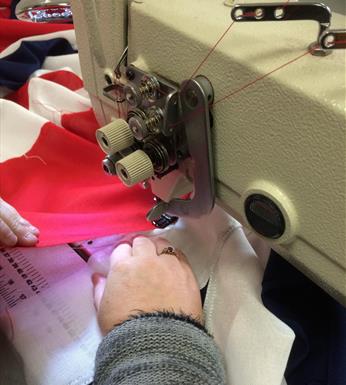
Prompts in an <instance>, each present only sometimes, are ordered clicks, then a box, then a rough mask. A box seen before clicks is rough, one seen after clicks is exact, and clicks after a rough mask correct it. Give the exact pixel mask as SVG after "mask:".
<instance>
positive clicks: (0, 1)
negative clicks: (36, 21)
mask: <svg viewBox="0 0 346 385" xmlns="http://www.w3.org/2000/svg"><path fill="white" fill-rule="evenodd" d="M11 2H12V0H0V19H2V18H3V19H8V18H9V17H10V16H11Z"/></svg>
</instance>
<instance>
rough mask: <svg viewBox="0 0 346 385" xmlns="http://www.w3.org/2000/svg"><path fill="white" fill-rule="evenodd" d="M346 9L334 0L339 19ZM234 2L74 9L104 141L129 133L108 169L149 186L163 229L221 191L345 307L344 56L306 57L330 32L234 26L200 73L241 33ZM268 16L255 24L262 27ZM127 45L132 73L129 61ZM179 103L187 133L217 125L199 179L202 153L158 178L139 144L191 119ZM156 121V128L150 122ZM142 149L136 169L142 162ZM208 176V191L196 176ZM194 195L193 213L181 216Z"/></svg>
mask: <svg viewBox="0 0 346 385" xmlns="http://www.w3.org/2000/svg"><path fill="white" fill-rule="evenodd" d="M242 3H248V4H249V5H251V4H252V3H254V2H253V1H249V0H248V1H245V0H243V1H242ZM342 3H343V0H340V1H335V4H336V5H338V7H339V10H340V9H342ZM232 5H234V4H233V3H232V1H225V2H223V1H222V0H213V1H211V0H189V1H186V0H174V1H162V0H142V1H139V0H134V1H129V2H128V1H125V0H113V1H112V0H107V1H106V0H104V1H99V2H97V1H86V0H74V1H72V7H73V17H74V22H75V27H76V34H77V41H78V45H79V53H80V59H81V66H82V73H83V78H84V81H85V87H86V89H87V90H88V91H89V93H90V96H91V99H92V103H93V106H94V109H95V112H96V115H97V118H98V120H99V122H100V123H101V124H102V125H103V126H106V129H105V130H103V131H101V132H100V133H99V140H100V143H101V144H102V140H103V144H104V145H105V146H104V147H105V148H104V149H105V152H107V146H108V145H109V143H108V141H109V140H110V141H112V140H113V139H114V138H113V137H112V135H113V134H110V132H111V131H112V130H113V133H114V130H118V131H117V132H118V133H120V134H119V135H118V136H117V137H116V138H115V139H114V143H113V144H111V146H115V147H112V148H113V152H118V150H119V151H120V152H118V155H117V156H116V157H115V158H114V157H113V158H112V156H113V154H112V149H111V150H110V151H108V157H107V159H106V161H105V162H106V163H105V165H104V166H105V168H107V169H108V171H109V168H112V167H113V166H114V170H113V172H114V173H115V172H116V171H117V172H118V174H119V175H120V176H121V174H122V179H123V180H124V182H125V183H126V182H128V183H127V184H129V185H132V184H134V183H137V182H144V184H145V185H146V187H148V183H149V188H152V190H153V193H154V194H153V195H156V196H157V197H159V198H160V199H159V203H160V202H161V203H162V204H163V206H161V208H159V209H158V211H157V212H154V214H153V213H151V217H150V218H151V219H155V216H157V215H158V214H162V213H164V211H165V210H164V209H167V208H168V209H167V212H168V213H170V214H184V212H185V214H187V215H194V216H198V215H199V214H200V215H205V214H207V212H208V211H209V210H210V209H211V208H212V204H213V194H214V189H215V193H216V194H215V195H216V201H217V203H218V204H220V205H221V206H223V207H224V208H225V209H226V210H227V211H228V212H229V213H231V214H232V215H233V216H234V217H235V218H236V219H238V220H239V221H240V222H241V223H243V224H244V225H245V226H247V227H250V228H252V229H254V230H256V232H257V233H258V234H259V236H260V237H262V238H263V239H266V240H267V241H268V242H270V244H271V246H272V247H273V248H274V249H276V250H277V251H278V252H279V253H280V254H281V255H283V256H284V257H285V258H287V260H288V261H290V262H291V263H292V264H294V265H296V266H297V267H298V268H299V269H300V270H302V271H303V272H304V273H305V274H306V275H308V276H309V277H311V278H312V279H313V280H314V281H315V282H316V283H318V284H319V285H320V286H321V287H323V288H324V289H325V290H327V291H328V292H329V293H330V294H331V295H333V296H334V297H335V298H337V299H338V300H339V301H340V302H341V303H343V304H344V305H345V304H346V218H345V217H346V127H345V92H346V86H345V68H346V67H345V50H343V49H335V50H331V52H332V53H331V54H330V55H327V56H315V55H312V54H311V53H310V52H308V51H307V50H308V46H309V44H310V43H313V42H316V36H317V35H318V29H319V25H318V24H317V23H316V22H315V21H311V20H297V21H283V20H282V21H280V22H278V21H268V22H256V21H254V22H249V23H241V22H234V24H233V25H232V26H231V27H230V29H229V31H228V32H227V34H226V35H225V36H224V38H223V39H222V41H221V42H220V43H219V44H218V46H217V47H216V49H215V50H213V52H211V53H210V55H209V56H208V57H207V59H206V60H205V61H204V62H203V64H202V65H201V66H199V64H201V62H202V61H203V60H204V59H205V58H206V56H207V54H208V52H210V51H211V49H212V47H213V46H214V45H215V43H216V42H217V40H218V39H219V38H220V36H221V35H222V34H223V32H224V31H226V29H227V28H228V27H229V26H230V25H231V23H232V19H231V17H230V12H231V10H232V7H230V6H232ZM269 5H270V3H269ZM332 10H333V9H332ZM262 11H263V10H262ZM264 11H265V12H266V11H267V9H266V8H265V9H264ZM284 11H285V9H284ZM256 12H257V13H256V14H254V13H253V11H251V15H253V14H254V16H255V18H256V19H257V20H258V19H261V17H262V16H261V11H256ZM330 28H336V29H338V28H345V14H341V13H336V12H335V13H333V16H332V25H331V26H330ZM126 46H128V52H126V51H125V54H126V53H127V64H126V65H127V67H124V65H125V64H124V63H125V60H123V62H122V63H121V61H119V59H120V58H121V56H122V54H124V50H125V48H126ZM123 59H125V55H123ZM118 64H119V65H118ZM117 65H118V66H117ZM196 69H197V70H196ZM131 71H132V73H131ZM269 73H270V74H269ZM192 75H193V79H194V80H192V79H191V80H189V79H190V78H191V76H192ZM197 75H202V76H203V77H197ZM150 76H154V78H151V77H150ZM186 80H188V81H186ZM184 81H185V82H184ZM192 83H193V84H192ZM190 86H191V87H192V88H193V89H192V90H191V87H190ZM124 87H126V88H125V91H124ZM140 88H141V90H142V91H141V92H139V89H140ZM112 92H113V93H112ZM121 95H122V96H123V98H124V100H121ZM167 95H171V96H172V95H173V96H172V97H173V98H174V97H175V98H177V99H176V100H175V105H176V106H177V105H178V107H177V109H178V110H177V111H178V112H177V111H175V112H174V111H173V112H172V114H177V116H180V117H182V120H183V122H182V123H183V125H184V124H185V123H186V125H187V126H188V127H189V130H190V129H191V130H192V131H193V130H196V127H194V126H193V125H195V126H196V124H197V125H199V126H204V125H205V126H207V129H208V127H209V131H210V132H211V135H210V137H208V132H204V129H203V130H202V131H201V132H202V134H201V136H202V138H199V139H198V140H200V142H198V145H199V146H202V147H203V146H204V147H203V149H202V150H201V153H202V154H204V155H205V157H204V158H203V157H200V159H197V160H196V162H197V163H198V164H199V165H200V166H199V167H197V168H199V169H200V170H199V172H196V170H194V168H195V169H196V164H195V163H194V156H192V157H189V156H182V157H181V161H179V157H178V158H177V157H176V158H175V159H173V160H172V157H169V156H168V158H167V159H169V160H168V161H167V162H168V163H167V164H166V166H165V167H166V168H165V170H164V172H162V175H161V176H159V177H158V178H157V177H156V176H157V175H156V174H157V168H156V165H154V166H155V167H154V166H153V165H150V159H151V160H153V159H152V154H151V153H149V152H150V151H149V150H148V140H147V141H146V145H145V146H146V147H145V146H142V145H140V146H138V143H139V141H140V140H141V139H143V136H148V137H149V138H151V137H152V136H155V135H156V134H157V131H155V122H156V123H157V124H158V126H159V127H161V128H160V129H161V130H163V129H164V128H163V127H166V129H168V128H169V127H170V128H171V129H172V130H176V129H178V126H179V124H178V123H179V120H178V121H177V120H176V118H174V119H175V120H174V119H171V121H169V119H170V118H169V116H168V115H169V111H171V110H170V109H169V108H171V107H172V105H173V104H171V105H170V106H171V107H169V108H168V107H167V106H168V105H169V104H168V103H170V102H171V101H167V100H168V97H167ZM179 95H180V96H179ZM189 95H190V96H189ZM191 95H192V96H191ZM196 95H197V96H196ZM160 97H162V98H165V99H164V100H165V102H167V103H166V104H162V103H161V102H160V103H161V104H160V105H159V104H157V103H156V102H155V100H154V99H155V98H156V99H157V100H158V99H160ZM191 97H192V99H191ZM194 97H195V98H196V97H197V99H196V100H194V99H193V98H194ZM136 98H139V99H140V100H137V99H136ZM143 98H144V99H143ZM179 98H181V105H180V104H179V103H180V102H179V100H180V99H179ZM112 99H113V100H112ZM134 99H136V100H135V101H134ZM143 100H144V101H143ZM145 100H149V102H146V101H145ZM150 100H151V101H150ZM155 103H156V104H155ZM194 103H195V106H196V105H197V106H199V107H201V108H194V109H192V107H191V111H192V112H191V111H190V112H191V113H190V112H189V111H188V109H189V106H190V105H191V104H192V105H193V104H194ZM179 106H180V107H179ZM166 107H167V108H166ZM155 108H156V109H155ZM209 108H210V110H211V114H212V121H211V120H209V113H208V111H207V110H208V109H209ZM129 109H130V111H132V112H131V113H130V114H128V110H129ZM134 110H136V111H135V112H133V111H134ZM141 110H144V115H143V113H142V112H143V111H142V112H141ZM179 111H180V112H179ZM148 114H149V115H148ZM150 114H151V115H150ZM166 114H168V115H167V116H168V117H167V116H166ZM179 114H180V115H179ZM119 118H122V119H123V120H122V121H118V120H117V119H119ZM131 118H132V121H131V123H130V122H129V120H130V119H131ZM150 118H151V119H153V120H152V121H151V122H154V123H153V126H150V125H148V124H147V125H146V123H148V122H147V121H146V119H150ZM185 118H186V120H185V121H184V119H185ZM155 119H156V121H155ZM196 120H197V123H196ZM124 121H128V125H127V126H126V124H125V126H126V127H124ZM143 121H144V123H143ZM167 122H168V123H167ZM175 122H176V123H175ZM109 123H111V125H110V126H109ZM125 123H126V122H125ZM107 125H108V126H107ZM107 127H108V128H107ZM129 127H130V131H132V133H133V135H130V134H129V132H130V131H129ZM136 127H137V128H136ZM152 127H154V129H153V130H152V131H151V128H152ZM107 129H108V131H107ZM137 129H138V130H139V131H136V130H137ZM197 129H198V128H197ZM109 130H110V131H109ZM182 132H183V133H182V134H181V136H179V138H180V139H181V138H183V137H184V135H185V134H184V131H182ZM194 132H195V134H196V131H194ZM210 132H209V133H210ZM114 135H115V134H114ZM114 135H113V136H114ZM189 135H190V134H187V136H189ZM115 136H116V135H115ZM102 138H103V139H102ZM160 138H165V140H166V139H167V138H168V139H167V140H170V138H171V136H169V135H168V134H167V135H161V136H158V137H156V139H155V140H156V142H155V143H157V141H158V140H159V139H160ZM179 138H178V141H179V140H180V139H179ZM176 139H177V138H176V137H175V139H174V140H176ZM188 140H192V141H193V142H194V143H196V142H195V141H196V140H197V139H196V136H195V137H193V135H192V138H190V139H189V138H188ZM208 140H209V144H208V143H207V142H208ZM210 140H211V142H210ZM150 143H151V144H150V145H152V141H151V142H150ZM191 143H192V142H190V144H191ZM157 144H158V145H160V143H157ZM161 144H162V143H161ZM208 145H209V146H210V147H208ZM122 150H124V151H122ZM156 150H157V149H155V151H156ZM138 151H139V152H138ZM157 151H158V150H157ZM162 151H164V150H162ZM192 151H195V156H196V157H198V155H197V154H196V149H194V150H192ZM208 151H209V153H208ZM135 152H136V156H137V158H136V159H135V160H134V159H130V158H129V156H130V157H131V154H133V153H135ZM168 152H169V151H168ZM182 152H184V151H183V150H182ZM197 152H198V151H197ZM143 153H144V157H143ZM145 153H146V154H145ZM186 153H187V154H188V153H189V149H186ZM119 154H120V155H119ZM160 154H161V153H160ZM208 154H209V156H210V158H208V156H207V155H208ZM211 154H212V155H211ZM145 155H146V156H145ZM161 155H162V154H161ZM136 156H134V157H136ZM138 156H139V157H138ZM162 156H164V154H163V155H162ZM148 158H149V160H148ZM173 158H174V157H173ZM191 158H192V161H191ZM202 158H203V159H204V162H205V163H203V159H202ZM112 162H113V163H112ZM119 162H120V163H119ZM136 162H137V163H136ZM189 162H190V163H189ZM201 162H202V163H201ZM131 167H132V168H131ZM133 167H134V168H135V169H136V170H135V171H133ZM209 167H210V169H209ZM162 170H163V169H162V168H161V171H162ZM191 170H192V171H191ZM208 170H209V171H208ZM133 172H134V174H133ZM213 173H214V174H213ZM129 174H131V175H129ZM206 174H207V175H206ZM202 175H204V176H203V178H204V179H203V181H200V182H199V187H198V188H196V183H197V181H196V180H194V177H195V178H197V177H198V178H202ZM152 177H154V179H153V178H152ZM129 178H130V179H131V178H132V179H131V180H130V179H129ZM210 181H211V183H210ZM150 184H151V187H150ZM203 185H205V191H201V190H203V189H201V186H203ZM193 186H195V187H193ZM194 189H199V192H198V193H196V191H194ZM191 191H192V194H190V197H189V198H187V200H190V206H189V204H187V205H186V207H187V209H186V210H185V209H181V207H180V206H179V205H178V204H177V205H178V206H179V207H180V209H181V210H182V211H181V210H180V209H174V207H175V206H174V205H171V206H169V205H170V203H169V202H170V201H171V202H172V201H173V200H176V201H179V199H176V198H178V197H180V196H181V195H182V194H184V193H189V192H191ZM194 194H195V195H194ZM196 196H197V198H198V199H197V198H196ZM195 198H196V200H198V202H197V204H195V205H194V203H193V202H192V201H193V200H194V199H195ZM191 202H192V206H193V205H194V206H193V208H192V209H191ZM201 202H202V203H201ZM203 202H205V207H204V206H203ZM195 203H196V202H195ZM162 207H163V208H162ZM172 207H173V209H172V210H169V209H170V208H172ZM179 210H180V211H179ZM184 210H185V211H184ZM170 211H172V212H170ZM177 211H178V212H177ZM155 213H156V214H157V215H155Z"/></svg>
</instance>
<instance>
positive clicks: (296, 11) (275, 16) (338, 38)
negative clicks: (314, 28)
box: [231, 2, 346, 56]
mask: <svg viewBox="0 0 346 385" xmlns="http://www.w3.org/2000/svg"><path fill="white" fill-rule="evenodd" d="M231 17H232V19H233V20H234V21H236V22H250V21H251V22H256V21H257V22H260V21H290V20H314V21H316V22H317V23H318V24H319V32H318V36H317V39H316V42H314V43H312V44H311V45H310V46H309V49H310V50H311V53H312V54H313V55H317V56H325V55H327V54H329V53H331V50H333V49H344V48H346V30H330V29H329V28H330V25H331V18H332V13H331V11H330V9H329V7H328V6H326V5H325V4H323V3H292V4H291V3H288V2H281V3H257V4H237V5H235V6H234V7H233V9H232V11H231Z"/></svg>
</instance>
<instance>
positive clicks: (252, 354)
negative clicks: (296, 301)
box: [89, 207, 294, 385]
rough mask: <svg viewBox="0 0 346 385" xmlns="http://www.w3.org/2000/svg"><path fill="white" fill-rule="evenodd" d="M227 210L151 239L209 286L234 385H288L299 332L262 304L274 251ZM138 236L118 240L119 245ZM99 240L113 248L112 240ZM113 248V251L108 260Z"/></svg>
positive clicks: (98, 259)
mask: <svg viewBox="0 0 346 385" xmlns="http://www.w3.org/2000/svg"><path fill="white" fill-rule="evenodd" d="M247 233H248V234H247V235H248V236H249V238H250V240H251V243H252V244H253V245H254V246H255V248H256V250H258V251H259V253H260V257H258V256H257V254H256V253H255V251H254V249H253V248H252V246H251V245H250V243H249V241H248V239H247V238H246V236H245V232H244V230H243V228H242V226H241V225H240V224H239V223H238V222H237V221H236V220H235V219H233V218H232V217H231V216H229V215H228V214H226V213H225V212H224V211H223V210H222V209H221V208H219V207H215V209H214V210H213V212H212V213H211V214H210V215H208V216H204V217H202V218H199V219H191V218H185V219H180V220H179V221H178V223H177V224H176V225H174V226H172V227H170V228H168V229H165V230H154V231H153V232H151V233H148V234H147V235H149V236H161V237H165V238H166V239H168V240H169V241H170V242H171V243H172V245H174V246H175V247H176V248H179V249H181V250H182V251H183V252H184V253H185V254H186V256H187V257H188V259H189V262H190V264H191V266H192V268H193V271H194V273H195V275H196V277H197V280H198V282H199V286H200V288H202V287H204V286H205V285H206V283H207V282H208V280H209V285H208V290H207V298H206V302H205V319H206V326H207V328H208V330H209V331H210V332H211V333H212V334H213V335H214V337H215V340H216V342H217V344H218V345H219V347H220V348H221V351H222V352H223V353H224V356H225V362H226V368H227V374H228V381H229V385H285V383H286V382H285V380H284V371H285V368H286V366H287V360H288V357H289V353H290V350H291V347H292V344H293V341H294V333H293V331H292V330H291V329H290V328H289V327H288V326H287V325H286V324H284V323H283V322H281V321H280V320H279V319H278V318H277V317H276V316H274V315H273V314H272V313H271V312H270V311H268V310H267V309H266V308H265V307H264V305H263V304H262V301H261V282H262V278H263V273H264V269H265V265H266V262H267V259H268V255H269V251H270V247H269V246H268V245H267V244H265V243H264V242H263V241H262V240H261V239H259V238H258V237H255V236H254V234H252V233H249V232H247ZM133 237H134V234H131V235H128V236H125V237H117V238H113V245H114V246H115V245H116V244H119V243H121V242H124V241H126V240H131V239H133ZM108 239H109V241H108V240H107V238H106V239H105V242H104V243H103V242H102V240H97V241H96V242H95V244H94V246H93V247H95V250H99V249H100V245H102V243H103V244H104V245H108V246H109V245H110V243H111V241H112V239H111V237H109V238H108ZM111 249H112V247H110V249H109V250H108V254H107V253H106V255H109V252H110V251H111ZM102 257H104V255H102V252H96V253H95V254H94V255H93V256H92V257H91V258H90V260H89V266H90V267H91V268H92V269H93V270H94V271H96V272H99V273H106V272H107V270H108V268H109V260H108V258H107V257H105V258H104V261H103V262H102Z"/></svg>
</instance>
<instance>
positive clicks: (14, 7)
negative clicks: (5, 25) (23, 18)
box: [11, 0, 20, 19]
mask: <svg viewBox="0 0 346 385" xmlns="http://www.w3.org/2000/svg"><path fill="white" fill-rule="evenodd" d="M19 2H20V0H12V2H11V19H17V17H16V12H15V11H16V6H17V4H18V3H19Z"/></svg>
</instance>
